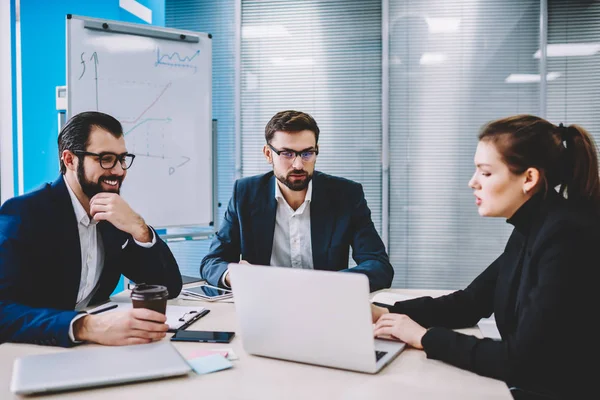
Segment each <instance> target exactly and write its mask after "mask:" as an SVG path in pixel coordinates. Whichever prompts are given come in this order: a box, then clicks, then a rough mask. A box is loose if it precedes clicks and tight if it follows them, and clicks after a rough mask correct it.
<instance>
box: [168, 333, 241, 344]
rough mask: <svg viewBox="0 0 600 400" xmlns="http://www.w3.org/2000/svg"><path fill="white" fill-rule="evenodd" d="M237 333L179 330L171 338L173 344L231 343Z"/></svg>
mask: <svg viewBox="0 0 600 400" xmlns="http://www.w3.org/2000/svg"><path fill="white" fill-rule="evenodd" d="M234 336H235V332H215V331H186V330H179V331H177V332H175V334H174V335H173V336H171V341H173V342H203V343H229V342H231V339H233V337H234Z"/></svg>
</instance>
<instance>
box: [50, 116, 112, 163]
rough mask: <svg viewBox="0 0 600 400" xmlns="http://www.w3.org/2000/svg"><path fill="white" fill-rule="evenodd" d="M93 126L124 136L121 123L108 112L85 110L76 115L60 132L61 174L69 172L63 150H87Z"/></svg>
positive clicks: (59, 156) (59, 157)
mask: <svg viewBox="0 0 600 400" xmlns="http://www.w3.org/2000/svg"><path fill="white" fill-rule="evenodd" d="M93 127H98V128H101V129H104V130H105V131H108V132H110V133H111V134H112V135H113V136H114V137H116V138H119V137H121V136H123V127H122V126H121V123H120V122H119V121H117V120H116V119H115V118H113V117H111V116H110V115H108V114H104V113H101V112H98V111H85V112H82V113H79V114H77V115H74V116H73V117H71V119H69V121H67V123H66V124H65V126H64V127H63V128H62V129H61V131H60V133H59V134H58V159H59V160H60V173H61V174H64V173H65V172H67V167H66V166H65V163H64V162H63V160H62V152H63V151H65V150H71V151H85V150H86V149H87V146H88V140H89V138H90V133H91V132H92V128H93Z"/></svg>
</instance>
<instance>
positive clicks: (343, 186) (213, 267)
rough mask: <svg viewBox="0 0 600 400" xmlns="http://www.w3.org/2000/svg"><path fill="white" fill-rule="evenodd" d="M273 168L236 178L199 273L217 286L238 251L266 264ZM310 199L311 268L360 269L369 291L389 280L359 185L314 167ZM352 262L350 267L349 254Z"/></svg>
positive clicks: (272, 215)
mask: <svg viewBox="0 0 600 400" xmlns="http://www.w3.org/2000/svg"><path fill="white" fill-rule="evenodd" d="M275 179H276V178H275V176H274V175H273V172H269V173H267V174H264V175H257V176H252V177H248V178H243V179H240V180H238V181H236V182H235V185H234V187H233V195H232V197H231V200H230V201H229V206H228V207H227V212H226V213H225V217H224V220H223V224H222V226H221V227H220V229H219V231H218V232H217V234H216V235H215V238H214V239H213V241H212V243H211V246H210V250H209V253H208V254H207V255H206V257H204V259H203V260H202V263H201V264H200V275H201V276H202V277H203V278H204V279H206V280H207V281H208V282H209V283H210V284H213V285H219V284H220V280H221V276H222V275H223V274H224V273H225V271H226V270H227V264H228V263H230V262H238V261H239V260H240V255H241V257H242V259H243V260H246V261H248V262H249V263H250V264H257V265H269V263H270V261H271V250H272V248H273V235H274V232H275V217H276V214H277V200H276V199H275ZM312 182H313V188H312V199H311V202H310V230H311V244H312V253H313V266H314V269H319V270H329V271H350V272H360V273H363V274H365V275H367V277H368V278H369V283H370V289H371V291H375V290H379V289H383V288H388V287H390V286H391V284H392V278H393V277H394V269H393V268H392V266H391V264H390V262H389V258H388V255H387V253H386V251H385V246H384V245H383V242H382V241H381V238H380V237H379V235H378V233H377V231H376V230H375V226H374V225H373V221H371V211H370V210H369V207H368V206H367V202H366V200H365V196H364V193H363V190H362V186H361V185H360V184H358V183H356V182H353V181H350V180H347V179H343V178H337V177H334V176H331V175H326V174H323V173H320V172H317V171H315V173H314V175H313V180H312ZM350 246H352V258H353V259H354V261H356V264H357V265H356V266H355V267H353V268H350V269H349V268H348V253H349V250H350Z"/></svg>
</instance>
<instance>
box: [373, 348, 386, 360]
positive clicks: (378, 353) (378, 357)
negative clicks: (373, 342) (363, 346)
mask: <svg viewBox="0 0 600 400" xmlns="http://www.w3.org/2000/svg"><path fill="white" fill-rule="evenodd" d="M386 354H387V351H377V350H375V361H379V360H381V357H383V356H385V355H386Z"/></svg>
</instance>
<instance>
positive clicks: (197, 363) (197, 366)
mask: <svg viewBox="0 0 600 400" xmlns="http://www.w3.org/2000/svg"><path fill="white" fill-rule="evenodd" d="M188 363H189V364H190V366H191V367H192V368H193V369H194V371H196V373H197V374H209V373H211V372H217V371H222V370H224V369H229V368H231V367H233V364H232V363H231V361H229V360H228V359H226V358H225V357H223V356H222V355H220V354H211V355H209V356H205V357H197V358H194V359H192V360H188Z"/></svg>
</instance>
